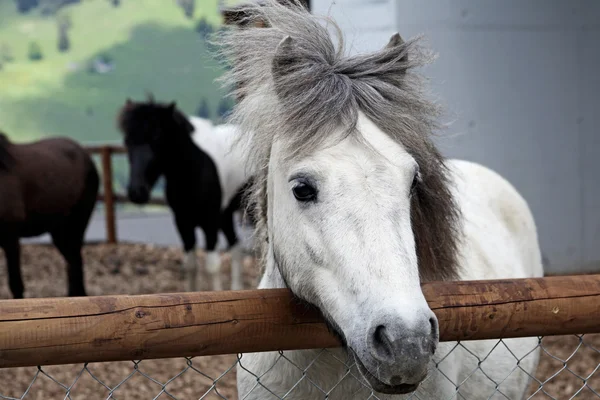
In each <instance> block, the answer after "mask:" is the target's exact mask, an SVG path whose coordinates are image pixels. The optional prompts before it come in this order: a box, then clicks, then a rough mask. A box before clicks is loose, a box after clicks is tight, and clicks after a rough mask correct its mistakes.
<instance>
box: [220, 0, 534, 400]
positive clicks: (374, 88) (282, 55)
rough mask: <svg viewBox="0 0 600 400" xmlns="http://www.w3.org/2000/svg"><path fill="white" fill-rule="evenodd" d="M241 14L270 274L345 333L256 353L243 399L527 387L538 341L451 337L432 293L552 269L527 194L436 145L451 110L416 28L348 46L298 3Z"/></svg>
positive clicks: (245, 129) (244, 121)
mask: <svg viewBox="0 0 600 400" xmlns="http://www.w3.org/2000/svg"><path fill="white" fill-rule="evenodd" d="M242 11H243V12H244V14H245V15H246V21H245V22H246V23H245V25H244V26H245V27H244V28H243V29H237V30H236V29H232V30H230V31H228V32H226V33H224V35H223V36H222V37H221V44H222V48H223V55H224V56H226V57H228V58H229V59H231V60H233V63H232V64H233V67H232V69H231V70H230V73H229V75H228V76H227V78H226V81H227V82H228V83H230V84H236V83H238V82H243V85H240V86H238V89H236V91H235V93H234V94H235V95H237V96H238V97H239V98H241V101H240V102H239V104H238V105H237V107H236V109H235V110H234V113H233V115H232V121H234V122H235V123H236V124H238V125H239V127H240V129H241V132H242V137H246V138H247V139H248V140H247V141H246V142H244V143H245V144H247V145H248V148H249V155H250V157H251V158H250V162H251V163H252V164H251V165H252V166H253V167H254V168H255V170H256V171H258V172H257V179H256V182H255V186H254V188H253V190H252V194H253V196H254V197H253V198H254V204H255V205H256V210H255V211H256V215H257V216H258V221H257V240H260V242H261V244H262V250H261V257H262V263H263V267H264V269H265V271H264V275H263V276H262V280H261V282H260V285H259V287H260V288H261V289H262V288H286V287H287V288H290V289H291V290H292V292H293V293H294V294H295V295H296V296H298V297H299V298H301V299H303V300H305V301H306V302H308V303H311V304H314V305H315V306H317V307H319V309H320V310H321V312H322V313H323V315H324V317H325V319H326V320H327V322H328V323H329V325H330V326H331V329H332V330H333V331H334V332H335V333H337V334H338V335H339V337H340V339H341V340H342V343H343V344H344V346H343V348H340V349H335V350H328V351H322V350H303V351H286V352H283V353H282V354H283V357H282V356H281V355H280V353H278V352H265V353H250V354H243V355H242V358H241V367H242V368H239V367H238V369H237V374H238V375H237V376H238V391H239V397H240V399H256V400H265V399H275V398H286V399H298V400H307V399H323V398H327V399H339V400H353V399H367V398H369V399H372V398H377V399H404V398H418V399H450V398H466V399H488V398H506V397H508V398H510V399H521V398H522V397H523V396H524V394H525V393H526V390H527V386H528V384H529V381H530V375H533V373H534V371H535V368H536V366H537V362H538V357H539V355H538V350H537V349H536V347H537V345H538V339H537V338H519V339H508V340H503V341H502V343H500V344H498V341H497V340H486V341H471V342H463V343H461V344H460V345H458V344H457V343H438V342H439V333H438V332H439V331H438V321H437V319H436V317H435V315H434V314H433V312H432V311H431V310H430V309H429V307H428V305H427V302H426V301H425V298H424V296H423V293H422V291H421V286H420V283H421V282H422V281H431V280H472V279H494V278H525V277H541V276H542V275H543V270H542V263H541V255H540V249H539V244H538V238H537V233H536V227H535V223H534V220H533V217H532V215H531V212H530V210H529V208H528V206H527V204H526V202H525V201H524V200H523V198H522V197H521V196H520V195H519V194H518V193H517V191H516V190H515V189H514V188H513V187H512V186H511V185H510V184H509V183H508V182H507V181H505V180H504V179H503V178H502V177H500V176H499V175H497V174H496V173H494V172H492V171H490V170H489V169H487V168H485V167H483V166H480V165H477V164H474V163H471V162H466V161H458V160H445V159H444V158H443V157H442V156H441V155H440V153H439V152H438V151H437V149H436V147H435V146H434V144H433V142H432V139H431V137H432V133H433V132H434V131H435V130H436V129H437V125H436V121H437V120H438V119H439V108H438V107H437V106H435V105H434V104H432V103H431V102H430V101H429V100H427V96H426V94H425V93H424V91H423V85H422V84H421V81H420V79H419V77H418V76H417V75H415V74H414V72H413V68H414V67H416V66H420V65H422V64H423V62H424V61H425V60H424V58H423V55H424V54H423V52H422V51H419V48H418V47H417V44H416V41H410V42H407V43H405V42H403V41H402V39H401V38H400V36H399V35H398V34H396V35H394V36H392V38H391V40H390V42H389V44H388V45H387V46H386V47H385V48H383V49H382V50H381V51H378V52H375V53H372V54H364V55H358V56H345V55H344V52H343V50H341V49H342V48H343V42H342V40H340V43H339V45H338V46H337V48H336V46H335V45H334V43H333V42H332V40H331V38H330V35H329V32H328V30H327V29H326V28H325V27H324V26H323V25H321V23H320V19H318V18H316V17H315V16H313V15H311V14H310V13H309V12H308V11H306V10H305V9H304V8H303V7H302V6H301V5H300V4H298V3H294V4H290V5H288V6H284V5H281V4H279V3H278V2H277V1H275V0H268V1H265V2H263V4H262V5H260V6H259V5H248V6H245V7H244V9H243V10H242ZM248 22H249V23H248ZM259 23H260V24H259ZM257 25H263V26H265V27H254V26H257ZM330 26H332V27H334V28H336V29H337V27H336V25H335V24H334V23H333V22H330ZM338 34H339V37H340V38H341V37H342V36H341V33H340V32H339V29H338ZM508 349H510V351H509V350H508ZM517 360H520V361H519V364H518V365H517Z"/></svg>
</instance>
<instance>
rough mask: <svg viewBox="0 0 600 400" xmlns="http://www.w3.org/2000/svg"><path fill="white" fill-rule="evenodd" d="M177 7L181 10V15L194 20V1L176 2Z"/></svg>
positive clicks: (182, 0) (183, 0)
mask: <svg viewBox="0 0 600 400" xmlns="http://www.w3.org/2000/svg"><path fill="white" fill-rule="evenodd" d="M177 4H179V7H181V8H182V9H183V13H184V14H185V16H186V17H188V18H189V19H192V18H194V11H196V0H177Z"/></svg>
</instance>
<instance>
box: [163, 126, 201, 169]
mask: <svg viewBox="0 0 600 400" xmlns="http://www.w3.org/2000/svg"><path fill="white" fill-rule="evenodd" d="M163 151H164V153H163V157H165V158H166V161H165V162H164V163H163V165H164V167H163V168H164V170H163V172H164V175H165V178H166V179H169V177H181V176H187V174H192V173H193V171H194V169H193V166H194V165H196V164H197V158H198V153H201V154H202V156H206V153H204V152H203V151H202V149H200V148H199V147H198V146H197V145H196V143H194V141H193V140H192V138H191V136H188V135H184V136H181V137H180V138H178V139H177V141H176V142H174V143H172V144H171V145H170V146H168V147H166V148H165V149H163ZM182 174H184V175H182Z"/></svg>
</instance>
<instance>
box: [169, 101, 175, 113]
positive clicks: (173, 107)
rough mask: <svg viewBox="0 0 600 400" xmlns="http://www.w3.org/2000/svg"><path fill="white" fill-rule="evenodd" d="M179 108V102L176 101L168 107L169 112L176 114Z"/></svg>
mask: <svg viewBox="0 0 600 400" xmlns="http://www.w3.org/2000/svg"><path fill="white" fill-rule="evenodd" d="M176 108H177V102H176V101H172V102H171V103H169V105H168V106H167V110H169V111H171V112H175V109H176Z"/></svg>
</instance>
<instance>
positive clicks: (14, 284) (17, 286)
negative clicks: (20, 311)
mask: <svg viewBox="0 0 600 400" xmlns="http://www.w3.org/2000/svg"><path fill="white" fill-rule="evenodd" d="M2 248H3V249H4V256H5V257H6V267H7V268H8V286H9V288H10V291H11V292H12V295H13V298H15V299H22V298H23V291H24V290H25V288H24V286H23V278H22V277H21V245H20V244H19V239H18V238H16V239H13V240H9V241H6V242H3V243H2Z"/></svg>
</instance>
